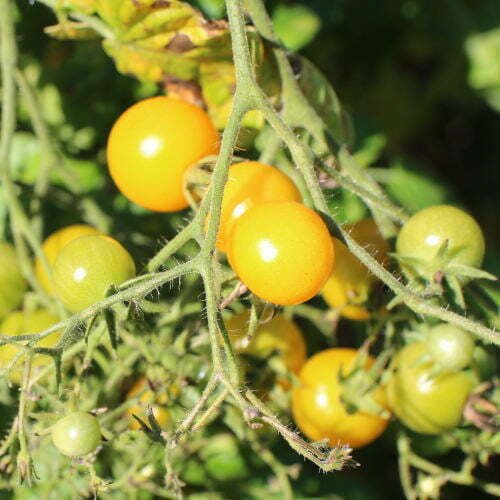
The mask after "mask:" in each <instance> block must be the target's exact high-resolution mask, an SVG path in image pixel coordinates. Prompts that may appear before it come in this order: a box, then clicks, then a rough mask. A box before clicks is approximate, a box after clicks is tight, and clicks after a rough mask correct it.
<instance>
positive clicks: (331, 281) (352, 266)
mask: <svg viewBox="0 0 500 500" xmlns="http://www.w3.org/2000/svg"><path fill="white" fill-rule="evenodd" d="M333 244H334V247H335V264H334V266H333V272H332V275H331V276H330V278H328V281H327V282H326V285H325V287H324V288H323V290H322V292H321V294H322V295H323V298H324V299H325V301H326V303H327V304H328V305H329V306H330V307H332V308H333V309H337V310H338V311H339V312H340V314H341V315H342V316H344V317H345V318H349V319H353V320H360V321H364V320H367V319H368V318H369V317H370V313H369V312H368V310H367V309H366V307H364V306H363V304H364V303H365V302H366V300H367V298H368V294H369V292H370V287H371V282H372V280H371V278H370V274H369V272H368V269H366V267H365V266H363V264H361V262H360V261H359V260H358V259H357V258H356V257H354V255H353V254H352V253H351V252H350V251H349V249H348V248H347V247H346V246H345V245H344V244H343V243H342V242H341V241H340V240H338V239H337V238H333Z"/></svg>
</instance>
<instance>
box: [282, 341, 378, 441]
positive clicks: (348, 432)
mask: <svg viewBox="0 0 500 500" xmlns="http://www.w3.org/2000/svg"><path fill="white" fill-rule="evenodd" d="M356 353H357V351H356V350H355V349H342V348H335V349H327V350H325V351H321V352H319V353H318V354H316V355H314V356H313V357H312V358H310V359H309V360H307V362H306V364H305V365H304V366H303V367H302V370H301V371H300V373H299V379H300V383H301V385H299V386H298V387H295V388H294V390H293V395H292V413H293V418H294V420H295V423H296V424H297V425H298V427H299V428H300V430H301V431H302V432H303V433H304V434H305V435H306V436H307V437H308V438H309V439H311V440H313V441H319V440H321V439H328V440H329V442H330V445H331V446H335V445H337V444H339V443H342V444H348V445H349V446H352V447H353V448H361V447H362V446H366V445H367V444H370V443H371V442H372V441H374V440H375V439H377V438H378V437H379V436H380V435H381V434H382V433H383V432H384V430H385V429H386V427H387V424H388V420H387V419H384V418H381V417H379V416H377V415H371V414H367V413H362V412H359V411H358V412H356V413H353V414H349V413H347V411H346V409H345V407H344V405H343V404H342V402H341V400H340V395H341V387H340V384H339V381H338V376H339V373H341V374H342V375H347V374H348V373H349V371H350V370H352V368H353V365H354V361H355V358H356ZM372 362H373V360H372V359H371V358H370V360H369V363H370V364H371V363H372ZM374 397H375V398H376V399H378V400H383V390H382V389H378V390H377V391H376V392H375V393H374Z"/></svg>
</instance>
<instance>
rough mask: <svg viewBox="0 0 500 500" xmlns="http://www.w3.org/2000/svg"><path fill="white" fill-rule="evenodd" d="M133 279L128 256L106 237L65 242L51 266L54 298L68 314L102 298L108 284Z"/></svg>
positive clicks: (133, 266)
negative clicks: (58, 300) (64, 307)
mask: <svg viewBox="0 0 500 500" xmlns="http://www.w3.org/2000/svg"><path fill="white" fill-rule="evenodd" d="M134 276H135V264H134V261H133V260H132V257H131V256H130V254H129V253H128V252H127V250H125V248H123V247H122V245H120V243H118V242H117V241H116V240H114V239H113V238H110V237H109V236H103V235H92V236H82V237H81V238H77V239H76V240H73V241H72V242H71V243H68V244H67V245H66V246H65V247H64V248H63V249H62V250H61V252H60V253H59V255H58V257H57V259H56V261H55V263H54V267H53V280H54V289H55V292H56V295H57V296H58V297H59V299H60V300H61V302H62V303H63V304H64V305H65V306H66V307H67V308H68V309H69V310H70V311H72V312H79V311H82V310H83V309H86V308H87V307H89V306H91V305H92V304H94V303H95V302H98V301H100V300H102V299H104V298H105V296H106V293H107V291H108V289H109V287H110V286H111V285H116V286H118V285H120V284H121V283H123V282H124V281H127V280H129V279H130V278H133V277H134Z"/></svg>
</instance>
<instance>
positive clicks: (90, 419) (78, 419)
mask: <svg viewBox="0 0 500 500" xmlns="http://www.w3.org/2000/svg"><path fill="white" fill-rule="evenodd" d="M52 442H53V443H54V446H55V447H56V448H57V449H58V450H59V452H61V453H62V454H63V455H66V456H68V457H80V456H83V455H87V454H88V453H91V452H92V451H94V450H95V449H96V448H97V447H98V446H99V444H100V443H101V428H100V426H99V421H98V420H97V418H96V417H94V416H93V415H90V414H89V413H86V412H83V411H77V412H74V413H69V414H68V415H66V416H65V417H63V418H61V419H60V420H58V421H57V422H56V423H55V424H54V426H53V427H52Z"/></svg>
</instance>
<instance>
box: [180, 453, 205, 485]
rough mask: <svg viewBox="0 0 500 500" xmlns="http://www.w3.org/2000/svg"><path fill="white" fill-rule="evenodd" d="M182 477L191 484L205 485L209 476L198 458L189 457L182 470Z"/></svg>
mask: <svg viewBox="0 0 500 500" xmlns="http://www.w3.org/2000/svg"><path fill="white" fill-rule="evenodd" d="M182 479H183V481H186V482H187V483H189V484H194V485H195V486H203V485H205V484H206V482H207V480H208V477H207V473H206V471H205V468H204V467H203V465H202V464H201V463H200V462H199V461H198V460H194V459H189V460H188V461H187V462H186V464H185V466H184V470H183V471H182Z"/></svg>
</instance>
